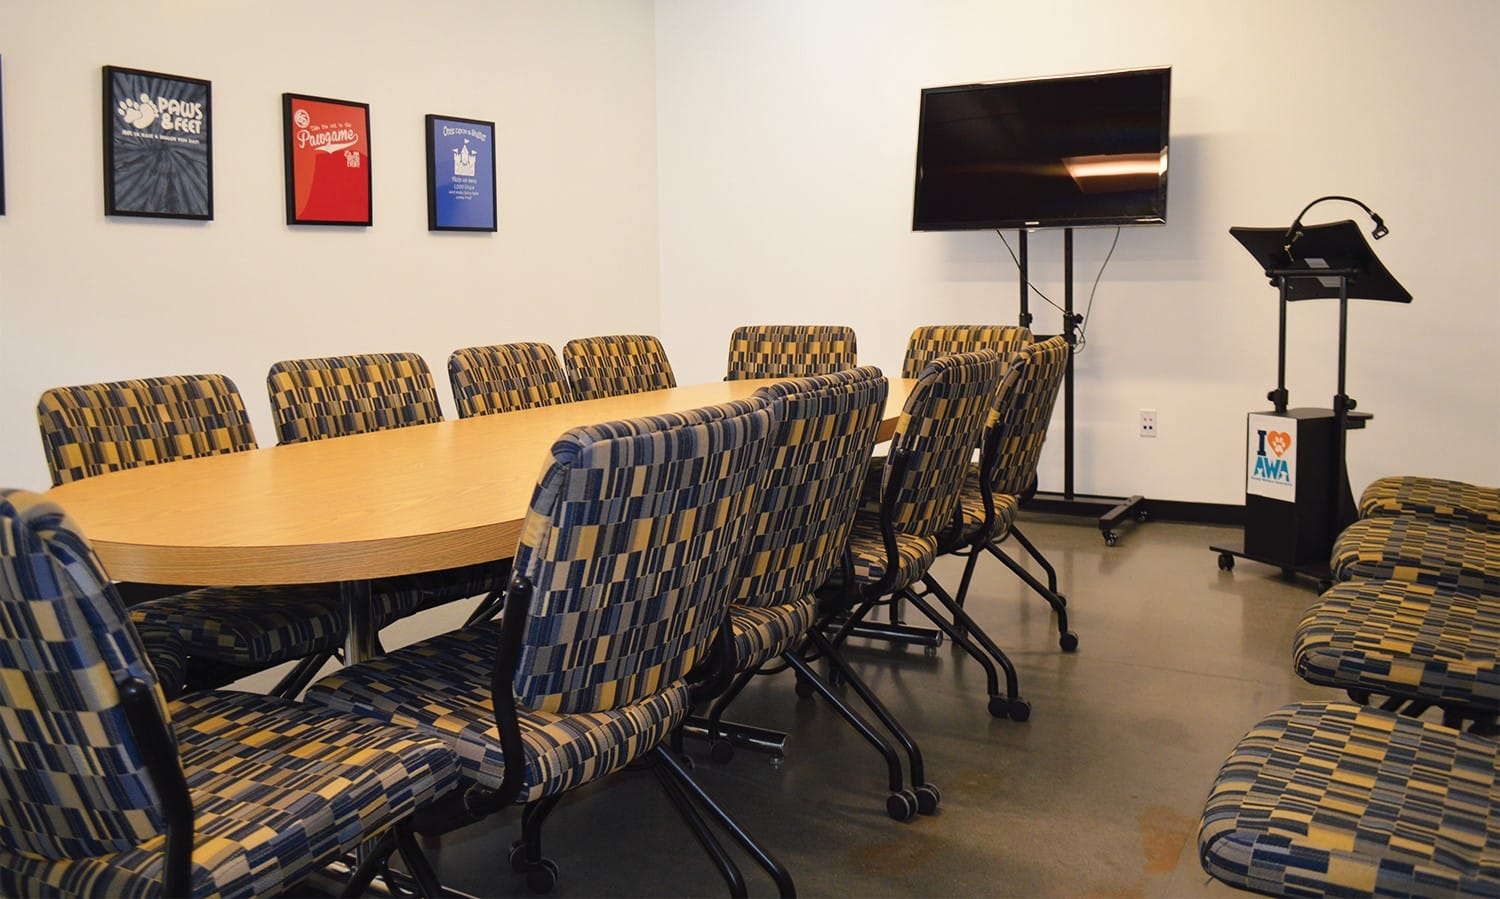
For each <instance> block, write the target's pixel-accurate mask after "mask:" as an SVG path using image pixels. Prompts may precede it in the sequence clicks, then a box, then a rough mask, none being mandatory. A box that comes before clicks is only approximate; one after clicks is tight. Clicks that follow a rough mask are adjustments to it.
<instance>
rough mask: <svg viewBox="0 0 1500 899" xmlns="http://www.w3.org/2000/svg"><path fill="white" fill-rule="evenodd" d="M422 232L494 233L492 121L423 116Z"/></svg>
mask: <svg viewBox="0 0 1500 899" xmlns="http://www.w3.org/2000/svg"><path fill="white" fill-rule="evenodd" d="M427 229H428V230H429V231H494V230H496V221H495V123H494V122H481V121H477V120H475V119H459V118H451V117H448V116H436V115H429V116H428V117H427Z"/></svg>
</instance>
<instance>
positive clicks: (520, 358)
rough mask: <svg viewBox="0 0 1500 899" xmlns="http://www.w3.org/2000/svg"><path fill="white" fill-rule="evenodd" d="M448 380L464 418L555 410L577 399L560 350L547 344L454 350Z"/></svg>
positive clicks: (507, 344)
mask: <svg viewBox="0 0 1500 899" xmlns="http://www.w3.org/2000/svg"><path fill="white" fill-rule="evenodd" d="M448 380H449V382H450V383H451V384H452V386H453V401H454V403H455V404H456V405H457V406H458V417H459V418H472V417H474V416H476V415H490V414H492V413H495V412H514V411H516V410H518V409H533V408H536V407H538V406H555V405H557V404H559V403H566V402H569V401H571V400H572V399H573V395H572V392H571V391H570V390H569V389H568V377H567V375H566V374H564V373H563V368H562V363H560V362H559V361H558V360H557V352H556V351H555V350H553V349H552V347H550V346H548V345H547V344H545V343H504V344H498V345H495V346H471V347H464V348H463V349H459V350H454V351H453V354H452V355H451V356H449V357H448Z"/></svg>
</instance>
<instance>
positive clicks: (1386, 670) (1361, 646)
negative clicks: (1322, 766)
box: [1292, 579, 1500, 729]
mask: <svg viewBox="0 0 1500 899" xmlns="http://www.w3.org/2000/svg"><path fill="white" fill-rule="evenodd" d="M1292 658H1293V663H1294V666H1295V668H1296V671H1297V674H1298V675H1299V676H1301V677H1302V678H1303V679H1304V680H1307V681H1309V682H1310V683H1314V684H1321V685H1324V686H1329V687H1340V688H1342V689H1344V690H1347V691H1349V694H1350V696H1351V697H1352V698H1354V699H1357V700H1359V701H1361V702H1369V701H1370V699H1371V696H1372V695H1378V696H1381V697H1385V700H1384V702H1385V705H1384V708H1385V709H1386V710H1387V711H1398V710H1399V711H1401V712H1403V713H1404V714H1409V715H1415V714H1421V713H1423V712H1425V711H1426V710H1427V709H1428V708H1432V707H1436V708H1439V709H1441V710H1442V711H1443V720H1444V723H1446V724H1448V725H1449V726H1452V727H1460V726H1463V725H1464V723H1465V722H1468V721H1473V722H1476V723H1477V724H1479V725H1480V727H1481V728H1484V729H1492V726H1493V724H1494V721H1495V719H1496V716H1500V603H1497V602H1496V601H1495V600H1494V599H1493V598H1490V599H1486V598H1484V597H1481V596H1477V595H1474V594H1469V593H1464V592H1461V591H1458V590H1455V589H1453V588H1452V587H1434V586H1431V585H1426V584H1418V583H1412V582H1408V581H1397V580H1365V579H1357V580H1352V581H1341V582H1339V583H1337V584H1334V585H1333V586H1332V587H1330V588H1329V589H1328V590H1326V591H1324V592H1323V594H1322V595H1321V596H1319V597H1318V600H1317V602H1315V603H1313V605H1312V607H1311V608H1309V609H1308V611H1307V614H1306V615H1305V616H1303V619H1302V622H1301V624H1299V625H1298V627H1297V632H1296V636H1295V638H1294V640H1293V644H1292Z"/></svg>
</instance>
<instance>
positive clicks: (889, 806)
mask: <svg viewBox="0 0 1500 899" xmlns="http://www.w3.org/2000/svg"><path fill="white" fill-rule="evenodd" d="M885 813H886V814H887V815H890V816H891V817H892V818H895V819H896V820H897V821H910V820H911V819H912V818H915V817H916V816H917V794H916V793H913V792H912V791H911V790H901V791H899V792H896V793H892V794H891V795H890V796H888V797H886V800H885Z"/></svg>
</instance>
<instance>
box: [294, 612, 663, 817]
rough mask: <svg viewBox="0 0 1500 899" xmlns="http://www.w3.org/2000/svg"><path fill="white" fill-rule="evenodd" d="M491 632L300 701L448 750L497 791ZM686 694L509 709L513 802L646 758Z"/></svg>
mask: <svg viewBox="0 0 1500 899" xmlns="http://www.w3.org/2000/svg"><path fill="white" fill-rule="evenodd" d="M499 639H500V623H499V622H487V623H485V624H480V625H475V626H473V627H468V628H464V629H462V630H459V631H454V632H452V633H447V634H442V635H440V636H437V637H433V638H431V639H429V640H423V641H421V642H419V643H414V644H412V645H410V646H407V647H404V648H402V649H399V650H397V651H395V652H392V653H388V654H386V655H383V656H380V657H378V658H374V659H371V660H369V661H367V662H363V663H361V664H359V665H354V666H351V667H349V668H345V669H343V670H341V671H338V672H335V673H334V674H332V675H330V676H328V677H326V678H324V679H323V680H320V681H319V682H318V683H316V684H314V685H313V686H312V687H310V688H308V691H307V695H306V699H307V701H308V702H311V703H316V704H319V705H323V706H325V707H328V708H331V709H335V710H338V711H346V712H354V713H357V714H361V715H370V716H373V717H376V718H379V719H381V720H383V721H389V722H391V723H393V724H396V725H399V726H401V727H417V728H421V729H424V730H427V731H429V732H432V733H435V734H438V735H440V736H442V737H443V738H444V739H446V740H447V741H449V743H450V744H451V745H452V746H453V748H454V749H455V751H456V752H457V753H458V757H459V774H460V776H461V777H462V778H463V780H464V781H465V782H466V783H477V784H479V785H481V786H484V787H488V788H491V789H493V788H495V787H498V786H499V784H500V779H501V777H502V776H503V774H504V772H505V756H504V753H503V751H502V750H501V747H500V738H499V731H498V729H497V727H496V723H495V711H494V707H493V704H492V702H491V697H490V674H491V671H492V669H493V668H494V660H495V648H496V646H497V644H498V642H499ZM687 711H688V688H687V685H686V684H685V683H683V682H678V683H676V684H672V685H669V686H668V687H666V688H665V689H664V690H663V691H662V692H661V693H660V694H659V695H655V696H651V697H650V698H647V699H644V700H642V701H640V702H637V703H633V704H631V705H627V706H623V707H621V708H617V709H612V710H610V711H605V712H581V713H567V714H555V713H552V712H542V711H534V710H527V709H518V710H517V714H518V716H519V718H520V725H521V736H522V738H523V740H524V742H525V747H526V786H525V788H524V789H523V790H522V791H521V795H520V796H519V797H518V798H517V800H516V801H517V802H518V803H522V802H530V801H532V800H535V799H540V798H541V797H543V796H547V795H551V794H554V793H560V792H563V791H565V790H570V789H572V788H574V787H577V786H581V785H583V784H585V783H588V782H590V781H593V780H596V779H598V778H600V777H603V776H605V775H606V774H609V773H610V772H611V771H615V770H617V769H619V768H622V767H624V766H625V765H627V764H629V763H630V762H631V761H632V760H634V759H636V758H637V757H639V756H641V755H643V754H644V753H646V752H648V751H650V750H651V749H652V748H654V747H655V746H656V745H657V744H658V743H660V742H661V741H662V740H664V739H666V737H667V735H668V734H669V733H670V732H671V731H672V729H673V728H675V727H676V726H677V725H678V724H680V723H681V722H682V720H683V718H685V717H686V716H687Z"/></svg>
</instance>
